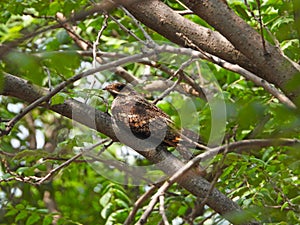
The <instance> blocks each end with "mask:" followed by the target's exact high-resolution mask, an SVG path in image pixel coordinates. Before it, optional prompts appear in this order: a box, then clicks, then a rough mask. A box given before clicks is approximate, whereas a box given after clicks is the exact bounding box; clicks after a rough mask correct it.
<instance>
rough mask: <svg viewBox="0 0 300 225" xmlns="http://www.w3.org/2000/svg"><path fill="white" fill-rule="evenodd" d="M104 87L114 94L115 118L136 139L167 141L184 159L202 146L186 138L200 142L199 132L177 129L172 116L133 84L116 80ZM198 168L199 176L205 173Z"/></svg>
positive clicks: (152, 141) (158, 143) (158, 142)
mask: <svg viewBox="0 0 300 225" xmlns="http://www.w3.org/2000/svg"><path fill="white" fill-rule="evenodd" d="M104 90H107V91H109V92H110V93H111V94H112V96H113V97H114V100H113V103H112V106H111V113H112V118H113V122H114V123H115V124H116V125H117V126H118V127H119V128H121V130H123V131H125V132H126V133H128V132H131V133H132V134H133V135H134V137H135V138H139V139H147V140H149V141H150V142H151V143H154V144H155V146H158V145H161V144H164V145H166V146H168V147H176V149H177V150H178V152H179V153H180V155H181V156H182V157H183V159H184V160H189V159H191V158H192V157H193V154H192V152H191V151H190V150H189V148H197V149H201V145H199V144H198V143H196V142H195V141H192V140H191V139H188V138H186V136H188V137H189V138H192V137H194V138H195V136H196V137H197V141H198V135H197V134H195V133H194V132H192V131H189V130H183V129H182V130H179V129H177V128H176V127H175V124H174V122H173V121H172V120H171V119H170V117H169V115H167V114H166V113H165V112H163V111H162V110H161V109H160V108H158V107H157V106H156V105H154V104H153V103H150V102H148V101H147V100H146V99H145V98H144V97H143V96H142V95H141V94H139V93H137V92H136V91H135V90H134V89H132V88H131V87H130V86H129V85H126V84H123V83H113V84H110V85H108V86H106V87H105V88H104ZM183 132H184V133H185V135H183ZM194 140H195V139H194ZM196 170H197V172H198V173H199V175H201V176H203V175H205V171H204V170H203V169H202V168H201V167H200V165H199V166H196Z"/></svg>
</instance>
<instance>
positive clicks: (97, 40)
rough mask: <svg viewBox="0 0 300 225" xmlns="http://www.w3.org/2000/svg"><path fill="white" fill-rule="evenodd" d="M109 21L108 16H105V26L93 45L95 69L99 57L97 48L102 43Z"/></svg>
mask: <svg viewBox="0 0 300 225" xmlns="http://www.w3.org/2000/svg"><path fill="white" fill-rule="evenodd" d="M107 20H108V15H107V14H104V21H103V25H102V27H101V29H100V30H99V32H98V35H97V38H96V40H95V41H94V43H93V67H94V68H96V62H97V60H96V57H97V47H98V45H99V43H100V38H101V36H102V34H103V31H104V30H105V29H106V28H107Z"/></svg>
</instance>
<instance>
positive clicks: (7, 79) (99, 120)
mask: <svg viewBox="0 0 300 225" xmlns="http://www.w3.org/2000/svg"><path fill="white" fill-rule="evenodd" d="M43 92H44V90H41V89H40V88H38V87H36V86H33V85H31V84H29V83H27V82H26V81H25V80H23V79H21V78H17V77H14V76H12V75H8V74H7V75H4V89H3V90H2V91H1V92H0V93H1V94H2V95H8V96H13V97H17V98H19V99H21V100H24V101H27V102H33V101H35V100H36V99H38V98H40V97H41V96H42V93H43ZM24 93H26V94H24ZM47 107H48V108H49V109H51V110H53V111H55V112H57V113H59V114H61V115H63V116H65V117H68V118H70V119H73V120H75V121H77V122H79V123H82V124H84V125H86V126H88V127H90V128H91V129H95V130H97V131H99V132H101V133H103V134H105V135H107V136H109V137H110V138H111V139H113V140H117V138H116V135H115V133H114V129H113V128H112V123H111V118H110V116H109V115H108V114H107V113H104V112H101V111H98V110H95V109H94V108H92V107H90V106H88V105H86V104H83V103H80V102H78V101H76V100H67V101H65V103H63V104H59V105H47ZM119 141H121V142H122V143H124V144H126V145H128V146H129V147H131V148H133V149H135V150H136V151H137V152H138V153H140V154H141V155H143V156H144V157H146V158H147V159H148V160H149V161H151V162H152V163H154V164H156V165H157V167H158V168H159V169H161V170H162V171H164V172H165V173H166V174H167V175H170V176H171V175H173V174H174V173H175V172H176V171H178V170H179V169H180V168H182V167H183V166H184V163H183V162H182V161H180V160H179V159H178V158H176V157H175V156H174V155H173V154H172V153H171V152H169V151H167V150H166V148H165V147H162V146H159V147H157V148H156V149H153V147H152V148H151V144H149V143H146V142H145V141H143V140H141V141H136V140H134V141H133V140H131V138H129V137H128V136H126V135H124V137H122V140H119ZM149 146H150V147H149ZM177 182H178V183H179V185H180V186H182V187H183V188H185V189H187V190H188V191H190V192H191V193H192V194H193V195H195V196H200V197H201V196H202V197H205V196H206V193H207V192H208V190H209V189H210V186H211V185H210V183H209V182H208V181H206V180H205V179H203V178H202V177H200V176H199V175H198V174H197V172H196V171H194V170H189V171H187V172H186V174H185V176H183V177H181V178H180V179H178V181H177ZM207 205H209V206H210V207H211V208H212V209H213V210H215V211H216V212H218V213H219V214H221V215H223V216H224V217H225V218H228V219H229V220H231V219H230V218H229V217H228V216H229V214H230V213H233V212H236V211H241V208H240V207H239V206H238V205H237V204H236V203H235V202H233V201H232V200H231V199H229V198H228V197H226V196H225V195H224V194H222V193H221V192H220V191H218V190H217V189H215V188H214V189H213V191H212V193H211V194H210V195H209V197H208V200H207ZM249 224H252V223H249Z"/></svg>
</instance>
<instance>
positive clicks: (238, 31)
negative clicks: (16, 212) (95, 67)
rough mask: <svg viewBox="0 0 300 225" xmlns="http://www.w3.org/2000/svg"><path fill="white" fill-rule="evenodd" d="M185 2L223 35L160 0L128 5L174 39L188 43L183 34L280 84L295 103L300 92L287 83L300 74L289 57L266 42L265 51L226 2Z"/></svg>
mask: <svg viewBox="0 0 300 225" xmlns="http://www.w3.org/2000/svg"><path fill="white" fill-rule="evenodd" d="M183 2H184V3H185V4H186V5H187V6H188V7H189V8H190V9H192V10H193V11H194V12H195V13H196V14H197V15H199V16H200V17H201V18H203V19H204V20H205V21H207V22H208V23H209V24H210V25H212V26H213V27H215V28H216V29H217V30H218V31H219V32H220V33H221V34H222V35H223V36H222V35H221V34H220V33H218V32H215V31H212V30H210V29H208V28H204V27H201V26H199V25H198V24H195V23H193V22H191V21H190V20H188V19H185V18H184V17H182V16H181V15H179V14H178V13H176V12H175V11H173V10H172V9H170V8H169V7H168V6H166V5H165V4H164V3H162V2H161V1H158V0H152V1H139V2H136V3H135V4H131V5H130V4H127V5H126V8H127V9H128V10H129V11H130V12H131V13H132V14H133V15H134V16H135V17H136V18H137V19H138V20H140V21H141V22H142V23H144V24H145V25H146V26H148V27H150V28H152V29H153V30H155V31H156V32H158V33H160V34H161V35H163V36H164V37H166V38H168V39H169V40H171V41H172V42H174V43H177V44H179V45H183V46H185V45H186V43H185V40H184V39H182V38H180V37H179V36H178V35H177V34H178V33H181V34H184V35H185V36H186V37H187V38H188V39H189V40H191V41H192V43H193V44H195V45H196V46H198V47H199V48H200V49H202V50H203V51H205V52H208V53H210V54H213V55H216V56H218V57H219V58H221V59H224V60H226V61H228V62H230V63H233V64H238V65H240V66H241V67H243V68H245V69H246V70H249V71H251V72H253V73H254V74H256V75H258V76H260V77H261V78H263V79H264V80H267V81H269V82H271V83H273V84H275V85H276V86H277V87H280V88H281V89H282V90H283V91H284V92H285V94H287V95H288V96H289V97H290V98H292V99H293V100H294V102H295V103H296V98H297V97H299V92H300V91H299V90H290V89H289V88H288V87H287V83H288V82H289V81H290V80H291V79H293V77H294V76H295V75H296V74H297V73H299V70H298V69H297V68H296V67H295V64H293V63H291V62H290V61H289V60H287V59H286V57H284V56H283V55H282V54H281V53H280V51H279V50H277V49H276V48H275V47H274V46H272V45H270V44H269V43H266V49H267V51H268V53H269V54H267V55H266V54H264V51H263V48H262V43H261V37H260V35H259V34H258V33H257V32H256V31H255V30H254V29H252V28H251V27H250V26H249V25H248V24H247V23H246V22H245V21H243V20H242V19H241V18H240V17H238V16H237V15H236V14H235V13H234V12H233V11H232V10H231V9H230V8H229V7H228V6H227V5H226V4H225V3H224V1H221V0H213V1H210V0H202V1H196V0H190V1H189V0H184V1H183ZM224 24H225V26H224ZM225 37H226V38H227V39H226V38H225ZM228 40H229V41H230V42H229V41H228ZM231 43H232V44H233V45H232V44H231Z"/></svg>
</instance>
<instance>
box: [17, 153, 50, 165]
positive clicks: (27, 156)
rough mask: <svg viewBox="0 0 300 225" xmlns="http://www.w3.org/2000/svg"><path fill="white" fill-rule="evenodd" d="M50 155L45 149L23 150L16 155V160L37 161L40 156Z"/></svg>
mask: <svg viewBox="0 0 300 225" xmlns="http://www.w3.org/2000/svg"><path fill="white" fill-rule="evenodd" d="M47 156H49V153H48V152H47V151H44V150H23V151H21V152H19V153H18V154H16V155H15V156H14V159H15V160H26V161H27V162H32V161H36V160H38V159H40V158H43V157H47Z"/></svg>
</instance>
